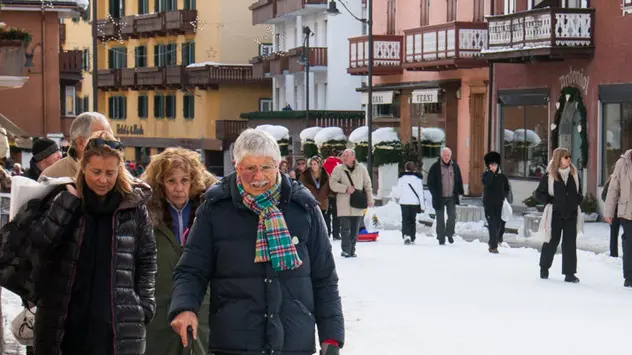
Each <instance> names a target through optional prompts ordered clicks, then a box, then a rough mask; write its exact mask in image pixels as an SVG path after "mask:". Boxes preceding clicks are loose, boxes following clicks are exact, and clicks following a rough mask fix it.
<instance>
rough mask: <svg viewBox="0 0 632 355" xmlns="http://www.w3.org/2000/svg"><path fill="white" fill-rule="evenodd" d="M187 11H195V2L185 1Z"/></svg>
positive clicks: (192, 0) (193, 0)
mask: <svg viewBox="0 0 632 355" xmlns="http://www.w3.org/2000/svg"><path fill="white" fill-rule="evenodd" d="M184 9H185V10H195V0H184Z"/></svg>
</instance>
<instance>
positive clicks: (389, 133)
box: [371, 127, 399, 146]
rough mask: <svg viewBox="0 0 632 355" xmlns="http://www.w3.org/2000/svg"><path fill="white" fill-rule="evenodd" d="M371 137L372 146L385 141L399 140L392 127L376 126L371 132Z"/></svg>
mask: <svg viewBox="0 0 632 355" xmlns="http://www.w3.org/2000/svg"><path fill="white" fill-rule="evenodd" d="M371 138H372V140H373V146H376V145H378V144H382V143H386V142H399V136H398V135H397V132H396V131H395V128H393V127H382V128H378V129H376V130H375V131H374V132H373V135H372V136H371Z"/></svg>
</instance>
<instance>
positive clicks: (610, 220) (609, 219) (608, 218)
mask: <svg viewBox="0 0 632 355" xmlns="http://www.w3.org/2000/svg"><path fill="white" fill-rule="evenodd" d="M603 220H604V222H606V223H608V224H612V218H611V217H604V218H603Z"/></svg>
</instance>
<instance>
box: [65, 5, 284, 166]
mask: <svg viewBox="0 0 632 355" xmlns="http://www.w3.org/2000/svg"><path fill="white" fill-rule="evenodd" d="M97 3H98V8H97V11H98V16H97V17H98V20H97V28H98V32H97V33H98V35H97V38H98V39H99V45H98V46H97V55H98V58H97V59H98V69H99V70H98V78H97V85H98V88H99V95H98V102H97V104H98V110H99V111H100V112H103V113H104V114H105V115H106V116H108V118H109V119H110V120H111V124H112V128H113V129H114V132H115V133H116V134H117V135H118V136H119V137H120V138H121V140H122V141H123V143H124V144H125V146H126V159H128V160H130V161H135V162H137V163H139V164H146V163H147V162H148V160H149V157H150V156H151V155H152V154H155V153H156V152H159V151H162V150H163V149H164V148H167V147H172V146H182V147H185V148H188V149H196V150H199V151H200V152H203V154H202V156H203V158H204V159H205V164H206V165H207V167H209V168H211V169H212V171H214V172H217V173H223V168H222V167H223V165H224V160H225V159H224V152H223V151H224V149H226V148H227V144H226V143H227V142H223V141H222V139H223V138H225V137H226V136H227V135H230V134H231V133H234V132H231V129H233V130H234V129H236V128H241V127H245V121H244V120H241V119H240V118H239V115H240V113H241V112H248V111H259V110H261V109H262V108H263V109H265V108H267V107H269V105H271V102H272V92H271V85H270V81H269V79H265V78H264V79H258V78H253V75H252V66H251V65H250V64H247V63H248V61H249V59H250V58H252V57H253V56H256V55H259V54H261V53H262V51H265V50H266V49H267V48H266V44H265V42H271V39H267V40H266V38H265V37H266V35H267V34H268V33H269V31H268V30H267V28H266V27H265V26H252V23H251V17H250V10H249V9H248V2H244V3H243V4H241V3H236V2H235V1H234V0H213V1H208V0H202V1H195V0H108V1H99V2H97ZM240 4H241V5H240ZM66 26H67V27H66V33H67V39H66V43H67V44H66V45H67V46H71V45H70V43H75V42H79V41H85V43H89V42H90V41H91V36H90V33H89V32H90V27H89V26H88V27H85V26H84V23H83V22H82V21H79V23H72V24H70V23H69V24H67V25H66ZM84 27H85V28H84ZM75 30H76V32H77V33H76V38H77V39H76V40H75ZM71 37H72V39H71ZM84 37H86V38H84ZM88 46H89V44H88ZM87 80H89V75H84V83H83V86H82V92H81V94H80V95H79V96H81V97H89V98H90V96H91V95H90V90H91V88H90V86H91V85H89V84H88V82H87ZM88 100H89V101H90V99H88ZM90 102H91V101H90ZM90 108H92V106H90ZM235 120H239V123H238V124H236V122H232V121H235ZM227 121H228V122H227Z"/></svg>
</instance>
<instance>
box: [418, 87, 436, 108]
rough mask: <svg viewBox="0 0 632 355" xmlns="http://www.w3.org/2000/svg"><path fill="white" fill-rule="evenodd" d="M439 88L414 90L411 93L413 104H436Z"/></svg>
mask: <svg viewBox="0 0 632 355" xmlns="http://www.w3.org/2000/svg"><path fill="white" fill-rule="evenodd" d="M439 90H441V89H439V88H435V89H423V90H415V91H413V94H412V103H413V104H436V103H439Z"/></svg>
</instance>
